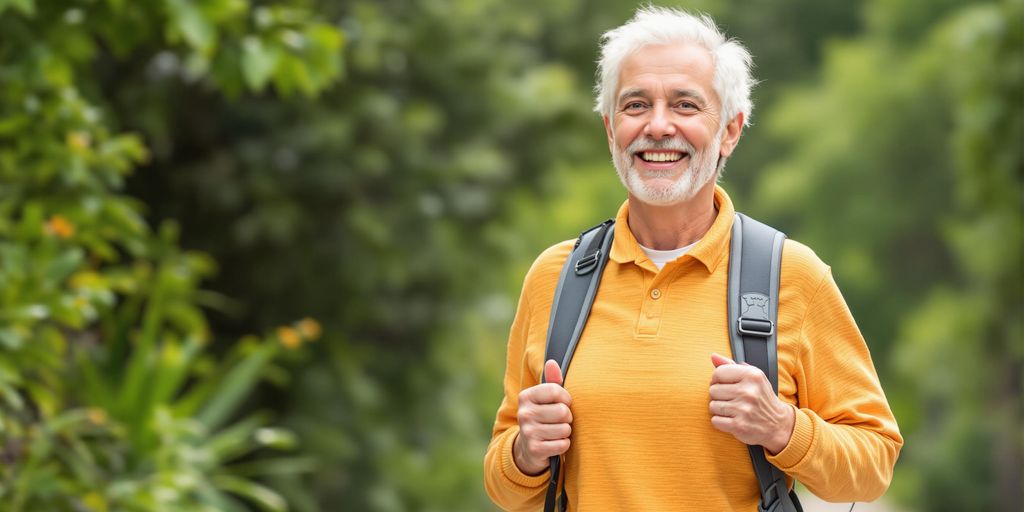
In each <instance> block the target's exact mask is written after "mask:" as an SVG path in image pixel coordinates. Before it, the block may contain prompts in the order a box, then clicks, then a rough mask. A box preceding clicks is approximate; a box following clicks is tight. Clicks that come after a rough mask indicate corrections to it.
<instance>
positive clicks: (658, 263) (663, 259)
mask: <svg viewBox="0 0 1024 512" xmlns="http://www.w3.org/2000/svg"><path fill="white" fill-rule="evenodd" d="M699 242H700V240H697V241H696V242H694V243H692V244H690V245H687V246H686V247H680V248H678V249H672V250H669V251H659V250H657V249H651V248H648V247H644V246H643V245H641V246H640V248H641V249H643V250H644V254H647V259H649V260H651V263H654V266H655V267H658V270H661V269H663V268H665V264H666V263H668V262H670V261H673V260H675V259H676V258H678V257H680V256H682V255H684V254H686V251H689V250H690V249H693V246H695V245H697V244H698V243H699Z"/></svg>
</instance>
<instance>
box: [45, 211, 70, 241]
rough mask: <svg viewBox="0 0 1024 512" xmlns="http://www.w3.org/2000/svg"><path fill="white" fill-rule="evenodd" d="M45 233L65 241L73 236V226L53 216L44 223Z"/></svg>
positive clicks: (61, 218) (59, 217)
mask: <svg viewBox="0 0 1024 512" xmlns="http://www.w3.org/2000/svg"><path fill="white" fill-rule="evenodd" d="M46 232H47V233H49V234H51V235H55V236H57V238H60V239H63V240H67V239H68V238H71V236H72V235H74V234H75V226H73V225H71V223H70V222H68V220H67V219H65V218H64V217H62V216H60V215H54V216H53V217H50V220H48V221H46Z"/></svg>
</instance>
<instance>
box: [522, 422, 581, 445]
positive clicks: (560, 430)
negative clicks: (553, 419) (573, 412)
mask: <svg viewBox="0 0 1024 512" xmlns="http://www.w3.org/2000/svg"><path fill="white" fill-rule="evenodd" d="M570 435H572V426H571V425H569V424H568V423H554V424H550V425H547V424H540V425H535V426H534V428H533V429H532V430H531V437H532V438H533V439H536V440H538V441H557V440H559V439H568V438H569V436H570Z"/></svg>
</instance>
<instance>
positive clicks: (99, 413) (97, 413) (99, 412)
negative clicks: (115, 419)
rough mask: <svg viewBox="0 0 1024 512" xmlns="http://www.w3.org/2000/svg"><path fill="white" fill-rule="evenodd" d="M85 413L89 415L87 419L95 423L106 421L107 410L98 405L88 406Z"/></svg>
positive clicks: (99, 423)
mask: <svg viewBox="0 0 1024 512" xmlns="http://www.w3.org/2000/svg"><path fill="white" fill-rule="evenodd" d="M85 414H86V416H88V417H89V421H91V422H93V424H95V425H102V424H104V423H106V422H107V411H104V410H103V409H100V408H99V407H90V408H89V409H88V410H87V411H86V412H85Z"/></svg>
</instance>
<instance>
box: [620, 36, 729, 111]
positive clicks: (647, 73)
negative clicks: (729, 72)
mask: <svg viewBox="0 0 1024 512" xmlns="http://www.w3.org/2000/svg"><path fill="white" fill-rule="evenodd" d="M714 77H715V64H714V61H713V59H712V57H711V52H709V51H708V50H707V49H706V48H704V47H702V46H699V45H697V44H692V43H683V44H671V45H656V46H644V47H643V48H640V49H639V50H637V51H635V52H633V53H631V54H630V55H629V56H627V57H626V58H625V59H624V60H623V61H622V67H621V68H620V69H619V84H618V90H617V91H616V95H618V94H620V93H621V92H622V91H623V90H625V89H627V88H630V89H642V90H650V91H649V92H651V93H657V92H660V91H659V89H661V88H675V87H677V86H686V87H687V88H693V89H698V90H700V91H701V92H704V94H705V95H707V96H708V97H712V98H715V99H716V100H717V98H718V97H717V95H715V92H714V87H713V85H712V81H713V80H714ZM652 89H653V90H652Z"/></svg>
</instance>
